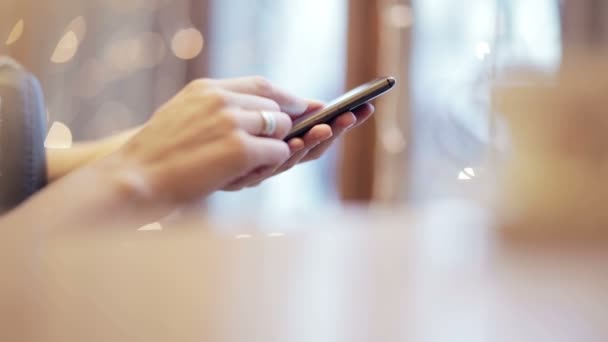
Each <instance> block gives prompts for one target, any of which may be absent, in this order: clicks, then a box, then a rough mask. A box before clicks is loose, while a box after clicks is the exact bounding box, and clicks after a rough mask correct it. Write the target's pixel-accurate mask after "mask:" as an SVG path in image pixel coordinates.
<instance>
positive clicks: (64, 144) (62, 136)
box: [44, 121, 72, 149]
mask: <svg viewBox="0 0 608 342" xmlns="http://www.w3.org/2000/svg"><path fill="white" fill-rule="evenodd" d="M44 146H45V147H46V148H54V149H67V148H71V147H72V131H71V130H70V128H69V127H68V126H67V125H66V124H64V123H62V122H58V121H56V122H54V123H53V125H52V126H51V129H50V130H49V133H48V134H47V136H46V140H45V141H44Z"/></svg>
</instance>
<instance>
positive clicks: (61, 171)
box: [47, 128, 139, 182]
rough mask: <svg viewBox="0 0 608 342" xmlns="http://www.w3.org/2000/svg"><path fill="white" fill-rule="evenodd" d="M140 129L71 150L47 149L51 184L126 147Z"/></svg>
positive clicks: (79, 145)
mask: <svg viewBox="0 0 608 342" xmlns="http://www.w3.org/2000/svg"><path fill="white" fill-rule="evenodd" d="M138 131H139V128H135V129H131V130H129V131H126V132H122V133H120V134H117V135H114V136H111V137H109V138H105V139H103V140H99V141H95V142H86V143H78V144H75V145H74V146H73V147H72V148H69V149H53V148H49V149H47V175H48V179H49V182H53V181H56V180H58V179H60V178H61V177H64V176H65V175H67V174H68V173H71V172H72V171H74V170H77V169H80V168H82V167H84V166H85V165H88V164H90V163H92V162H94V161H96V160H99V159H101V158H103V157H106V156H108V155H110V154H112V153H113V152H115V151H116V150H118V149H119V148H120V147H121V146H122V145H124V144H125V143H126V142H127V141H128V140H129V139H130V138H131V137H132V136H133V135H134V134H135V133H137V132H138Z"/></svg>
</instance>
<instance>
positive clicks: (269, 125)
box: [260, 111, 277, 137]
mask: <svg viewBox="0 0 608 342" xmlns="http://www.w3.org/2000/svg"><path fill="white" fill-rule="evenodd" d="M260 115H261V116H262V121H263V126H262V135H263V136H266V137H270V136H272V135H274V133H275V132H276V130H277V119H276V118H275V116H274V114H272V113H269V112H265V111H260Z"/></svg>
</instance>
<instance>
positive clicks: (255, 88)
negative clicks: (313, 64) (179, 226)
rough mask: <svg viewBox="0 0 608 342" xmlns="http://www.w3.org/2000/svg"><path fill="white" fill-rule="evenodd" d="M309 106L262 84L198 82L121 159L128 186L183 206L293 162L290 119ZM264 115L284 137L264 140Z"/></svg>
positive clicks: (169, 105) (152, 121)
mask: <svg viewBox="0 0 608 342" xmlns="http://www.w3.org/2000/svg"><path fill="white" fill-rule="evenodd" d="M308 107H309V103H308V101H305V100H302V99H299V98H297V97H294V96H291V95H289V94H287V93H285V92H283V91H282V90H280V89H278V88H276V87H274V86H272V85H271V84H270V83H268V82H267V81H265V80H263V79H261V78H259V77H252V78H243V79H232V80H197V81H194V82H192V83H191V84H189V85H188V86H186V87H185V88H184V89H183V90H182V91H181V92H180V93H179V94H177V95H176V96H175V97H174V98H173V99H171V100H170V101H169V102H168V103H166V104H165V105H164V106H163V107H161V108H160V109H159V110H158V111H157V112H156V114H154V116H153V117H152V118H151V119H150V121H149V122H148V123H147V124H146V125H144V127H143V129H142V130H141V131H140V132H138V133H137V134H136V135H135V136H134V137H133V138H132V139H131V140H130V141H128V142H127V143H126V144H125V145H124V146H123V147H122V148H121V149H120V150H119V151H118V153H117V154H116V155H115V156H113V158H112V159H113V160H115V161H116V162H115V163H114V165H116V167H117V169H118V170H120V173H121V175H122V177H123V178H122V179H123V180H124V181H125V182H126V183H127V184H128V185H130V186H131V187H132V189H133V190H134V191H136V192H137V193H138V194H140V195H142V196H146V197H149V198H150V199H153V200H162V201H170V202H172V203H183V202H187V201H190V200H192V199H195V198H199V197H203V196H206V195H208V194H210V193H212V192H214V191H216V190H219V189H222V188H224V187H226V186H228V185H229V184H231V183H233V182H234V181H236V180H238V179H242V178H243V177H246V176H247V175H249V174H251V173H252V172H254V171H256V170H260V169H278V168H280V167H281V166H282V165H283V164H284V163H285V162H286V161H287V160H288V159H289V157H290V150H289V146H288V144H287V143H285V142H283V141H282V139H283V138H284V137H285V136H286V135H287V134H288V132H289V130H290V129H291V125H292V119H291V117H290V115H289V114H291V115H297V114H302V113H303V112H305V111H306V110H307V109H308ZM261 111H265V112H268V113H269V114H270V115H272V116H274V119H275V121H276V130H275V132H274V134H273V135H272V136H271V137H265V136H262V133H263V131H264V120H263V118H262V115H261V113H260V112H261Z"/></svg>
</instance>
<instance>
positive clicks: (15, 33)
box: [6, 19, 25, 45]
mask: <svg viewBox="0 0 608 342" xmlns="http://www.w3.org/2000/svg"><path fill="white" fill-rule="evenodd" d="M24 25H25V23H24V22H23V19H19V21H18V22H17V23H16V24H15V26H13V29H12V30H11V33H9V35H8V38H7V39H6V45H12V44H14V43H15V42H16V41H18V40H19V38H21V35H23V27H24Z"/></svg>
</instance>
